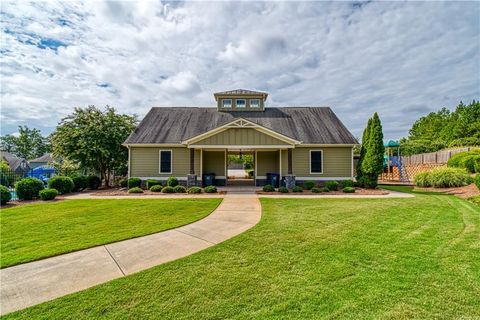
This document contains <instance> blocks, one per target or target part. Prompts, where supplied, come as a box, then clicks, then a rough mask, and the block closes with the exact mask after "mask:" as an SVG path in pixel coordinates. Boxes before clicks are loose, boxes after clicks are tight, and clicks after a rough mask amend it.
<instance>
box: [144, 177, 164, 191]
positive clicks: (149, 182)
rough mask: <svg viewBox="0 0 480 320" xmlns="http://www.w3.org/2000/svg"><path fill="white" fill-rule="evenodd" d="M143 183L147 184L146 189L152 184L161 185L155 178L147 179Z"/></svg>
mask: <svg viewBox="0 0 480 320" xmlns="http://www.w3.org/2000/svg"><path fill="white" fill-rule="evenodd" d="M145 184H146V186H147V189H150V188H151V187H153V186H157V185H162V183H161V182H160V181H158V180H155V179H147V182H146V183H145Z"/></svg>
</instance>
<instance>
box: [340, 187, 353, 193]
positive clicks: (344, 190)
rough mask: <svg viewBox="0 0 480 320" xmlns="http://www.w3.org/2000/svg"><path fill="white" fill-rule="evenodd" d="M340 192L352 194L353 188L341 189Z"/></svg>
mask: <svg viewBox="0 0 480 320" xmlns="http://www.w3.org/2000/svg"><path fill="white" fill-rule="evenodd" d="M342 191H343V192H344V193H354V192H355V188H353V187H345V188H343V189H342Z"/></svg>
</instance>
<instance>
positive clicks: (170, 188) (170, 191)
mask: <svg viewBox="0 0 480 320" xmlns="http://www.w3.org/2000/svg"><path fill="white" fill-rule="evenodd" d="M162 193H175V189H174V188H173V187H171V186H166V187H163V189H162Z"/></svg>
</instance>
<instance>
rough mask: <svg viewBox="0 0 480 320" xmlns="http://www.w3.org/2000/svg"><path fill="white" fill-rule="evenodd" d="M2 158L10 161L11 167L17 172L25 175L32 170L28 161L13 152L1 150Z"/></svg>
mask: <svg viewBox="0 0 480 320" xmlns="http://www.w3.org/2000/svg"><path fill="white" fill-rule="evenodd" d="M0 158H1V159H2V160H3V161H6V162H8V165H9V166H10V169H12V170H13V171H14V172H15V173H16V174H19V175H24V174H26V173H27V172H28V171H29V170H30V166H29V164H28V161H27V160H25V159H24V158H20V157H17V156H16V155H14V154H13V153H10V152H6V151H0Z"/></svg>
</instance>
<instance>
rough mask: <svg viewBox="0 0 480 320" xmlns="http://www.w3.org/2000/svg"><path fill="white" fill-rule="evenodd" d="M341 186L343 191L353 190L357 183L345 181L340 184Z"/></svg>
mask: <svg viewBox="0 0 480 320" xmlns="http://www.w3.org/2000/svg"><path fill="white" fill-rule="evenodd" d="M340 184H341V186H342V189H343V188H347V187H348V188H353V187H354V186H355V182H353V180H343V181H342V182H340Z"/></svg>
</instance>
